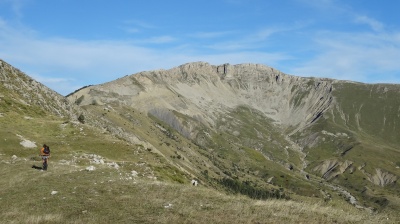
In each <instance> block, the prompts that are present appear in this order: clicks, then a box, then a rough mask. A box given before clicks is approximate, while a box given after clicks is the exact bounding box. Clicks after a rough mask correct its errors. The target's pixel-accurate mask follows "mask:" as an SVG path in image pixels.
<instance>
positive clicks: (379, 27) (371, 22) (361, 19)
mask: <svg viewBox="0 0 400 224" xmlns="http://www.w3.org/2000/svg"><path fill="white" fill-rule="evenodd" d="M355 22H356V23H360V24H367V25H368V26H370V27H371V28H372V29H373V30H374V31H383V29H384V25H383V24H382V23H381V22H379V21H377V20H375V19H373V18H370V17H367V16H356V18H355Z"/></svg>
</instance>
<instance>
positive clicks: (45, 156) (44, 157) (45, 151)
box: [40, 144, 50, 170]
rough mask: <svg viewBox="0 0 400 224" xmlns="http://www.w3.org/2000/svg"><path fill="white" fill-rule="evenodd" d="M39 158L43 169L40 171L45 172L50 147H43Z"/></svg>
mask: <svg viewBox="0 0 400 224" xmlns="http://www.w3.org/2000/svg"><path fill="white" fill-rule="evenodd" d="M40 156H41V157H42V161H43V167H42V170H47V162H48V160H49V157H50V147H49V146H47V145H46V144H44V145H43V148H42V149H41V150H40Z"/></svg>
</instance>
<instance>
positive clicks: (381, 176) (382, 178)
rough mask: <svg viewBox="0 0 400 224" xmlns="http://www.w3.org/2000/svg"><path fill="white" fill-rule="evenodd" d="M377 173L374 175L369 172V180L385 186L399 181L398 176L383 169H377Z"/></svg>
mask: <svg viewBox="0 0 400 224" xmlns="http://www.w3.org/2000/svg"><path fill="white" fill-rule="evenodd" d="M375 171H376V173H375V174H374V175H370V174H367V176H368V180H369V181H371V182H372V183H374V184H376V185H378V186H381V187H384V186H386V185H390V184H393V183H394V182H396V181H397V176H395V175H393V174H391V173H389V172H386V171H383V170H381V169H375Z"/></svg>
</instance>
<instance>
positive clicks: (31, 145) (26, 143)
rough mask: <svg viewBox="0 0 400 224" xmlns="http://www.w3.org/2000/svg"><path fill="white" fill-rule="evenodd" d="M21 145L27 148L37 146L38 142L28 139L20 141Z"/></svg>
mask: <svg viewBox="0 0 400 224" xmlns="http://www.w3.org/2000/svg"><path fill="white" fill-rule="evenodd" d="M19 144H20V145H22V146H23V147H25V148H36V147H37V146H36V143H35V142H32V141H29V140H27V139H24V140H22V142H20V143H19Z"/></svg>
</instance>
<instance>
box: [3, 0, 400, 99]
mask: <svg viewBox="0 0 400 224" xmlns="http://www.w3.org/2000/svg"><path fill="white" fill-rule="evenodd" d="M399 10H400V1H396V0H393V1H392V0H146V1H144V0H130V1H129V0H113V1H109V0H107V1H106V0H80V1H77V0H0V58H1V59H3V60H5V61H6V62H8V63H10V64H11V65H13V66H15V67H17V68H19V69H20V70H22V71H23V72H25V73H26V74H28V75H29V76H32V77H33V78H35V79H36V80H38V81H40V82H42V83H43V84H45V85H47V86H48V87H50V88H52V89H53V90H55V91H57V92H59V93H61V94H63V95H66V94H68V93H70V92H72V91H74V90H76V89H78V88H80V87H82V86H85V85H89V84H100V83H104V82H108V81H112V80H115V79H117V78H119V77H122V76H125V75H130V74H134V73H137V72H140V71H147V70H155V69H169V68H172V67H176V66H179V65H181V64H184V63H188V62H195V61H205V62H209V63H210V64H214V65H219V64H223V63H230V64H240V63H261V64H265V65H268V66H271V67H274V68H276V69H279V70H280V71H282V72H284V73H287V74H291V75H297V76H307V77H309V76H314V77H327V78H334V79H342V80H353V81H359V82H366V83H382V82H384V83H400V13H399Z"/></svg>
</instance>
